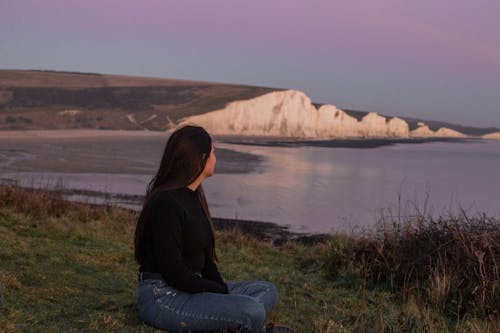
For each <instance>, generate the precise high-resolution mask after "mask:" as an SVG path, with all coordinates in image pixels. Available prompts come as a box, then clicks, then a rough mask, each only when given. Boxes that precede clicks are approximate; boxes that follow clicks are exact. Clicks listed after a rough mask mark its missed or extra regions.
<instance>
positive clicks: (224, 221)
mask: <svg viewBox="0 0 500 333" xmlns="http://www.w3.org/2000/svg"><path fill="white" fill-rule="evenodd" d="M0 187H17V188H20V189H22V190H23V191H28V192H42V193H47V194H49V195H55V196H58V195H60V196H61V200H63V201H65V202H74V203H78V204H82V205H88V206H90V207H117V208H119V209H123V210H125V211H129V212H133V213H138V212H139V211H140V206H141V205H140V204H139V203H138V202H141V203H142V200H143V199H144V196H138V195H123V194H121V195H115V196H111V197H109V196H108V195H107V194H105V193H101V192H93V191H79V190H71V189H53V190H51V189H38V188H31V187H23V186H19V185H17V184H16V183H15V182H9V181H6V180H5V179H0ZM85 194H86V195H87V199H90V198H91V196H93V197H94V198H96V197H98V196H100V197H102V200H103V201H102V202H91V201H84V200H71V199H70V198H68V197H70V196H72V195H85ZM113 197H115V198H116V199H121V200H129V202H130V203H132V201H133V202H134V203H133V204H130V205H120V204H119V202H112V199H113ZM106 200H110V201H109V202H106ZM132 206H137V208H136V209H134V208H132ZM212 221H213V223H214V227H215V229H216V230H231V229H234V228H236V229H238V230H239V231H240V232H241V233H242V234H244V235H247V236H249V237H254V238H256V239H259V240H262V241H266V242H270V243H272V244H273V245H276V246H279V245H282V244H284V243H286V242H288V241H292V242H297V243H300V244H303V245H314V244H317V243H322V242H324V241H325V240H326V239H327V238H328V237H329V236H331V235H330V234H325V233H317V234H316V233H299V232H294V231H291V230H290V228H289V227H287V226H283V225H279V224H277V223H274V222H266V221H255V220H242V219H234V218H224V217H215V216H212Z"/></svg>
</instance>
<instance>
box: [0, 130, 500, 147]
mask: <svg viewBox="0 0 500 333" xmlns="http://www.w3.org/2000/svg"><path fill="white" fill-rule="evenodd" d="M169 134H170V131H151V130H99V129H39V130H0V141H16V142H23V141H29V140H71V139H81V140H92V139H140V138H166V137H168V135H169ZM212 137H213V138H214V139H215V140H216V141H220V142H222V143H226V144H237V145H252V146H271V147H303V146H313V147H330V148H378V147H382V146H389V145H394V144H422V143H429V142H464V141H481V140H497V138H496V137H492V138H488V137H466V138H456V137H410V138H393V137H385V138H317V139H315V138H311V139H307V138H288V137H269V136H243V135H242V136H237V135H230V136H229V135H212Z"/></svg>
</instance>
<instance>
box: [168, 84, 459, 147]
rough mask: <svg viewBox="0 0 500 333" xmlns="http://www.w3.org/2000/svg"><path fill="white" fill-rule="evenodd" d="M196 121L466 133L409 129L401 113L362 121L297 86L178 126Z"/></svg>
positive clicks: (271, 132) (310, 134)
mask: <svg viewBox="0 0 500 333" xmlns="http://www.w3.org/2000/svg"><path fill="white" fill-rule="evenodd" d="M186 124H196V125H199V126H203V127H204V128H205V129H206V130H207V131H208V132H209V133H211V134H214V135H243V136H272V137H293V138H315V139H327V138H407V137H412V136H416V137H420V136H423V137H428V136H453V137H457V136H459V135H462V136H463V134H461V133H459V132H456V131H452V130H450V129H440V130H438V131H437V132H433V131H432V130H430V129H429V127H427V126H426V125H425V124H421V126H420V127H418V128H417V129H415V130H413V131H411V132H410V130H409V126H408V123H407V122H406V121H404V120H402V119H400V118H397V117H393V118H390V119H387V118H385V117H383V116H380V115H379V114H377V113H376V112H370V113H368V114H366V115H365V116H364V117H363V118H362V119H361V120H360V121H358V120H357V119H356V118H354V117H352V116H350V115H349V114H347V113H346V112H345V111H343V110H341V109H338V108H337V107H335V106H334V105H323V106H321V107H320V108H319V109H316V107H315V106H314V105H313V104H312V102H311V100H310V98H309V97H307V96H306V95H305V94H304V93H303V92H300V91H296V90H286V91H275V92H271V93H268V94H265V95H262V96H259V97H255V98H252V99H249V100H244V101H235V102H231V103H228V104H227V105H226V107H225V108H223V109H220V110H215V111H211V112H207V113H204V114H200V115H196V116H191V117H187V118H184V119H182V120H181V122H180V123H179V124H178V126H183V125H186Z"/></svg>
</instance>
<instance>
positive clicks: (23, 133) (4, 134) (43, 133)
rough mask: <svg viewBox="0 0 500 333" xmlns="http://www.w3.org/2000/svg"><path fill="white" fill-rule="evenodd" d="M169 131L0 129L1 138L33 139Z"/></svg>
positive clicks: (149, 135) (138, 135)
mask: <svg viewBox="0 0 500 333" xmlns="http://www.w3.org/2000/svg"><path fill="white" fill-rule="evenodd" d="M167 136H168V133H167V132H160V131H143V130H131V131H128V130H127V131H126V130H95V129H67V130H66V129H65V130H19V131H0V140H16V141H19V140H33V139H86V138H141V137H142V138H154V137H157V138H163V137H165V138H166V137H167Z"/></svg>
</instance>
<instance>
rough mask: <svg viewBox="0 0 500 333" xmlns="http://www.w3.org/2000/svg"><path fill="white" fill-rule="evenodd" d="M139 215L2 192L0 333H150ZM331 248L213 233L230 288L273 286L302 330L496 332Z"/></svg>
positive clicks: (278, 316) (488, 322) (281, 312)
mask: <svg viewBox="0 0 500 333" xmlns="http://www.w3.org/2000/svg"><path fill="white" fill-rule="evenodd" d="M136 217H137V215H136V213H133V212H130V211H127V210H122V209H119V208H115V207H100V206H88V205H83V204H76V203H68V202H64V201H61V200H60V199H59V198H57V197H53V196H52V195H50V194H47V193H35V192H28V191H24V190H21V189H18V188H12V187H0V332H154V331H155V330H154V329H152V328H150V327H148V326H147V325H145V324H143V323H141V321H140V320H139V318H138V316H137V312H136V304H135V292H136V274H137V265H136V264H135V262H134V260H133V241H132V239H133V232H134V227H135V219H136ZM341 240H342V237H340V236H333V237H332V239H331V240H330V241H329V242H327V243H325V244H317V245H313V246H303V245H299V244H295V243H287V244H285V245H283V246H280V247H275V246H273V245H271V244H269V243H266V242H262V241H259V240H257V239H253V238H250V237H248V236H245V235H243V234H242V233H241V232H239V231H238V230H226V231H218V232H217V242H218V243H217V249H218V255H219V258H220V263H219V267H220V269H221V272H222V275H223V276H224V277H225V278H226V280H246V279H262V280H269V281H272V282H273V283H275V284H276V286H277V287H278V289H279V292H280V301H279V305H278V307H277V308H276V309H275V310H274V311H273V313H272V315H271V318H270V320H272V321H276V322H282V323H286V324H288V325H290V326H292V327H293V328H294V329H295V330H296V331H297V332H306V333H307V332H318V333H319V332H322V333H323V332H330V333H333V332H447V331H449V332H455V331H456V332H488V331H489V332H494V331H495V329H496V328H498V326H496V325H497V324H496V319H488V318H486V319H485V318H476V317H468V318H459V319H455V320H451V319H450V318H448V317H446V316H444V315H443V314H441V313H440V312H436V311H433V308H432V307H430V305H429V306H428V305H426V304H421V303H419V302H417V301H412V300H411V299H410V300H409V299H405V300H403V297H401V293H399V292H395V291H394V288H391V287H390V286H387V285H386V284H384V283H379V284H374V283H369V282H367V281H368V280H367V279H366V278H364V277H363V276H362V274H360V273H358V272H356V270H354V269H349V268H348V267H343V266H341V267H340V268H339V269H338V270H337V271H336V274H335V277H334V278H333V277H332V275H331V267H330V266H329V265H328V261H326V260H330V259H331V257H330V255H331V253H330V252H329V251H330V250H331V246H332V245H331V244H332V242H333V243H338V242H341Z"/></svg>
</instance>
